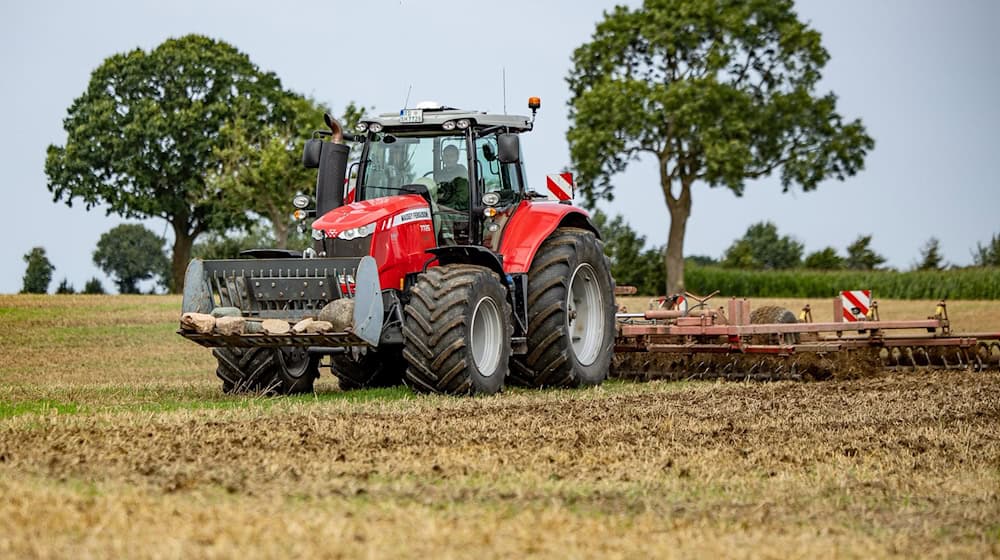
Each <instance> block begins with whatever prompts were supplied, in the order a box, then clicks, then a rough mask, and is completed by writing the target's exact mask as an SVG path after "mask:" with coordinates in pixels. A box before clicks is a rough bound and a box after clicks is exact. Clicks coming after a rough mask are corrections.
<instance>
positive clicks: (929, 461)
mask: <svg viewBox="0 0 1000 560" xmlns="http://www.w3.org/2000/svg"><path fill="white" fill-rule="evenodd" d="M763 303H778V302H760V304H763ZM780 303H781V304H783V305H786V306H788V307H790V308H792V309H796V310H797V309H798V307H801V303H802V302H798V301H789V302H780ZM755 304H757V302H755ZM628 305H630V309H631V310H640V309H642V308H643V306H644V305H645V300H642V301H639V300H636V301H635V302H633V303H629V304H628ZM179 306H180V302H179V298H176V297H169V296H136V297H124V296H115V297H111V296H104V297H94V296H58V297H57V296H47V297H37V296H36V297H32V296H0V327H2V328H0V557H68V556H72V557H81V558H87V557H102V558H103V557H122V556H124V557H154V558H161V557H162V558H177V557H191V556H195V557H233V556H249V557H276V556H281V557H287V556H292V555H302V556H304V557H343V558H356V557H387V556H388V557H397V556H405V557H415V556H422V557H435V558H437V557H444V558H447V557H482V558H488V557H519V556H552V557H602V558H603V557H611V558H615V557H619V558H623V557H629V558H634V557H648V556H658V557H691V556H694V555H697V556H716V555H722V556H726V557H782V558H786V557H815V556H822V557H827V556H847V557H861V556H864V557H871V556H876V557H888V556H931V557H933V556H948V557H955V556H965V557H977V558H979V557H984V556H997V555H1000V428H998V421H1000V373H997V372H992V373H976V374H970V373H964V372H923V373H911V374H891V375H890V374H885V375H877V376H874V377H871V378H867V379H862V380H852V381H829V382H820V383H791V382H780V383H766V384H765V383H714V382H688V383H678V382H673V383H668V382H650V383H641V384H640V383H626V382H610V383H607V384H605V385H604V386H602V387H599V388H595V389H590V390H583V391H553V390H550V391H524V390H508V391H506V392H505V393H503V394H501V395H498V396H495V397H489V398H449V397H435V396H432V397H427V396H413V395H411V394H410V393H409V392H408V391H407V390H406V389H402V388H398V389H386V390H373V391H358V392H348V393H344V392H340V391H339V390H338V389H337V387H336V383H335V381H333V380H332V377H330V376H329V375H328V374H326V375H324V377H323V378H321V381H320V382H319V383H317V392H316V394H314V395H308V396H300V397H293V398H253V397H249V398H248V397H232V396H224V395H221V394H220V392H219V388H218V382H217V380H216V379H215V377H214V374H213V371H214V363H213V360H212V358H211V355H210V352H209V351H208V350H205V349H202V348H200V347H197V346H196V345H194V344H191V343H189V342H187V341H185V340H182V339H181V338H180V337H178V336H176V335H175V334H174V330H175V328H176V319H177V315H178V312H177V310H178V308H179ZM820 306H825V302H821V303H819V304H817V303H816V302H813V307H814V308H815V309H817V310H818V309H819V308H820ZM932 310H933V302H919V303H904V302H892V303H891V304H890V303H883V308H882V315H883V318H902V317H923V316H926V315H927V314H929V313H930V312H931V311H932ZM949 312H950V313H951V316H952V320H953V322H954V324H955V325H956V327H958V328H959V329H962V330H966V331H975V330H986V329H990V330H997V327H998V322H1000V303H997V302H990V303H987V302H953V303H950V304H949ZM814 313H816V311H814ZM896 313H898V314H899V316H893V314H896ZM887 315H888V316H887ZM816 319H817V320H825V319H824V318H823V317H822V316H818V317H816Z"/></svg>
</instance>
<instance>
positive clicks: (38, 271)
mask: <svg viewBox="0 0 1000 560" xmlns="http://www.w3.org/2000/svg"><path fill="white" fill-rule="evenodd" d="M24 262H26V263H28V268H27V269H26V270H25V271H24V287H22V288H21V293H22V294H44V293H48V291H49V284H50V283H51V282H52V271H53V270H55V269H56V267H54V266H52V263H51V262H49V258H48V257H47V256H45V248H44V247H33V248H32V249H31V251H29V252H28V253H27V254H25V255H24Z"/></svg>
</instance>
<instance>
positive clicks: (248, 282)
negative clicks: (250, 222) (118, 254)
mask: <svg viewBox="0 0 1000 560" xmlns="http://www.w3.org/2000/svg"><path fill="white" fill-rule="evenodd" d="M342 299H349V300H351V302H352V303H353V306H352V307H353V314H352V316H351V317H350V320H349V321H344V322H343V323H342V324H338V325H337V327H339V328H337V329H336V332H308V331H306V332H296V331H295V329H291V328H290V329H288V332H266V330H265V329H264V326H263V324H262V322H263V321H265V320H269V319H270V320H278V321H284V322H287V323H288V324H289V327H291V325H293V324H296V323H299V322H301V321H303V320H304V319H316V318H317V317H318V316H319V315H320V311H321V310H322V309H323V308H324V307H325V306H327V304H329V303H331V302H335V301H337V300H342ZM182 312H183V313H197V314H204V315H213V316H216V317H220V316H234V317H235V316H238V317H242V318H243V319H244V321H243V323H242V324H241V326H240V327H239V328H238V329H237V330H236V332H230V330H228V329H227V330H225V331H224V332H220V328H219V327H218V326H216V327H215V328H210V329H202V330H195V329H183V328H182V329H181V330H179V331H178V334H180V335H181V336H183V337H185V338H187V339H188V340H191V341H193V342H196V343H197V344H200V345H202V346H206V347H243V348H251V347H292V346H295V347H330V348H345V347H352V346H364V345H370V346H377V345H378V341H379V337H380V335H381V331H382V323H383V304H382V291H381V287H380V285H379V277H378V267H377V265H376V264H375V259H373V258H372V257H370V256H366V257H360V258H357V257H345V258H315V259H233V260H215V261H202V260H199V259H195V260H193V261H191V264H189V265H188V270H187V274H186V275H185V279H184V301H183V305H182ZM279 330H284V329H279Z"/></svg>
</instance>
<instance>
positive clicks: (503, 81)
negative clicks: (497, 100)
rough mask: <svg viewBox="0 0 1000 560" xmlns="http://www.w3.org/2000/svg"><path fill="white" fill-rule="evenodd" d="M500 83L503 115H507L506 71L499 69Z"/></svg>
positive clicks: (502, 68)
mask: <svg viewBox="0 0 1000 560" xmlns="http://www.w3.org/2000/svg"><path fill="white" fill-rule="evenodd" d="M500 83H501V84H503V86H502V87H503V114H505V115H506V114H507V69H506V68H504V67H503V66H501V67H500Z"/></svg>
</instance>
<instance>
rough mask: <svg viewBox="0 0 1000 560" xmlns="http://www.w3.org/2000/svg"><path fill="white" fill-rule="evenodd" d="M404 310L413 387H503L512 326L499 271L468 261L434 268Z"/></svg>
mask: <svg viewBox="0 0 1000 560" xmlns="http://www.w3.org/2000/svg"><path fill="white" fill-rule="evenodd" d="M404 315H405V320H404V323H403V357H404V358H406V361H407V363H408V364H409V367H408V368H407V369H406V382H407V384H408V385H409V386H410V387H412V388H413V389H414V390H416V391H419V392H422V393H445V394H451V395H455V394H486V395H492V394H494V393H496V392H498V391H500V390H501V389H502V388H503V385H504V380H505V378H506V377H507V369H508V361H509V359H510V342H511V336H513V332H512V325H511V309H510V304H509V303H508V302H507V290H506V289H505V288H504V287H503V285H502V284H501V283H500V277H499V276H497V274H496V273H494V272H493V271H491V270H488V269H486V268H482V267H479V266H472V265H464V264H453V265H445V266H437V267H433V268H429V269H427V272H424V273H423V274H421V275H420V276H419V277H418V278H417V282H416V284H415V285H414V286H413V290H412V291H411V293H410V303H409V305H407V306H406V308H405V310H404Z"/></svg>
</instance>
